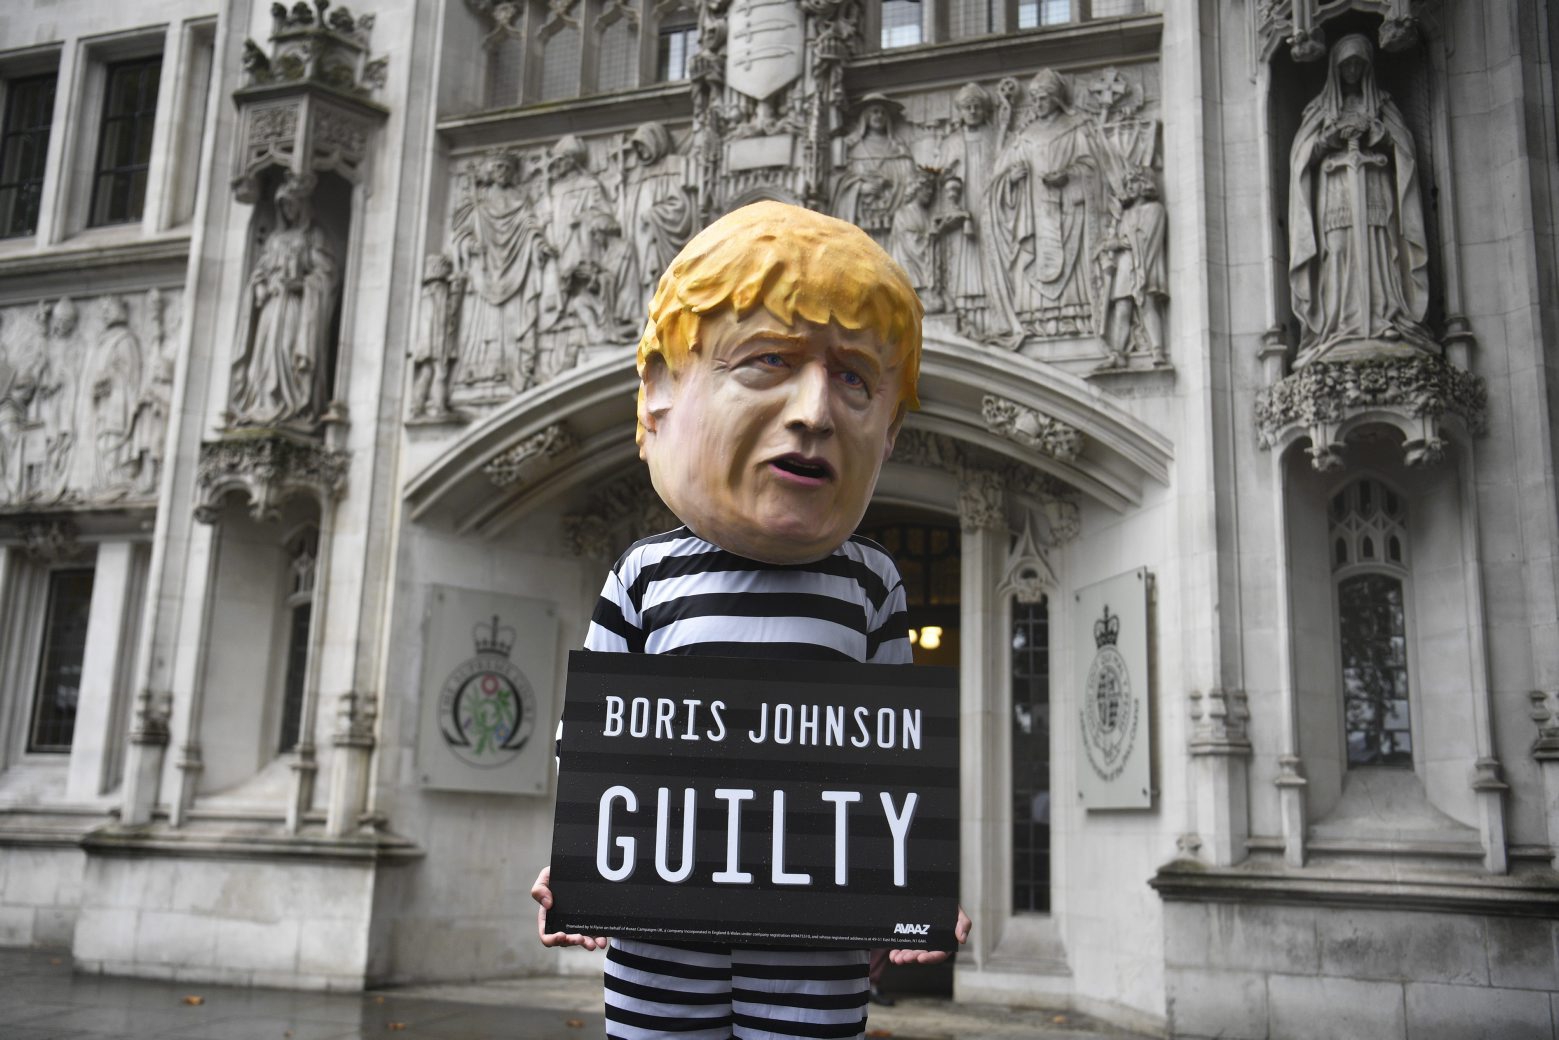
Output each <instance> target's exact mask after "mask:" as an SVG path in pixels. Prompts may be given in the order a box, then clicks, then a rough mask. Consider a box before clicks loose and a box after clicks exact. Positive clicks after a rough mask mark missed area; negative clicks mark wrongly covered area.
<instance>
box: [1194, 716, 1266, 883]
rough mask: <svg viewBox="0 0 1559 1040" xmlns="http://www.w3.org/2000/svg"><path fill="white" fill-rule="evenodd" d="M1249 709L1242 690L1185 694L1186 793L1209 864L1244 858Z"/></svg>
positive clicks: (1247, 831)
mask: <svg viewBox="0 0 1559 1040" xmlns="http://www.w3.org/2000/svg"><path fill="white" fill-rule="evenodd" d="M1249 718H1250V711H1249V708H1248V707H1247V705H1246V700H1245V691H1244V690H1208V691H1207V693H1205V694H1203V693H1201V692H1200V691H1197V692H1193V693H1192V694H1191V742H1190V748H1189V750H1190V753H1191V770H1192V784H1193V788H1192V797H1193V798H1194V799H1195V802H1196V820H1197V829H1198V831H1199V833H1200V835H1201V838H1202V844H1201V848H1203V849H1205V850H1207V856H1208V859H1209V860H1210V862H1211V863H1212V864H1213V866H1215V867H1232V866H1233V865H1234V864H1236V863H1238V862H1240V861H1241V860H1243V859H1244V858H1245V855H1246V848H1245V842H1246V840H1247V839H1248V838H1249V837H1250V791H1249V788H1248V787H1247V784H1248V783H1249V772H1250V753H1251V747H1250V738H1249V737H1248V736H1247V734H1246V720H1247V719H1249Z"/></svg>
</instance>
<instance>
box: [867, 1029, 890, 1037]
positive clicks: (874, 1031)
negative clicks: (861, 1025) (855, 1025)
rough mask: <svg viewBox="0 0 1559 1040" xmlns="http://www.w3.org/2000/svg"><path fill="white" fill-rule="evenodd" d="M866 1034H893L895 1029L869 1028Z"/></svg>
mask: <svg viewBox="0 0 1559 1040" xmlns="http://www.w3.org/2000/svg"><path fill="white" fill-rule="evenodd" d="M866 1035H867V1036H892V1035H893V1030H891V1029H868V1030H867V1031H866Z"/></svg>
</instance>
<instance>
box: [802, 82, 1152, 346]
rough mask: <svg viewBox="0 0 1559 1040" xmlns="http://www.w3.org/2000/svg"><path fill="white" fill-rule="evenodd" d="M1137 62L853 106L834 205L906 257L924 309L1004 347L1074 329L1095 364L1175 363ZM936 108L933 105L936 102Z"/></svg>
mask: <svg viewBox="0 0 1559 1040" xmlns="http://www.w3.org/2000/svg"><path fill="white" fill-rule="evenodd" d="M1147 80H1148V75H1147V73H1146V72H1145V71H1144V70H1143V69H1141V68H1133V69H1126V70H1121V69H1114V68H1109V69H1105V70H1103V71H1102V72H1099V73H1095V74H1091V75H1085V76H1072V77H1069V76H1066V75H1063V74H1061V73H1059V72H1056V71H1055V70H1052V69H1041V70H1039V71H1038V72H1037V73H1035V74H1034V75H1033V76H1032V77H1031V78H1030V79H1029V80H1028V82H1027V84H1026V85H1024V84H1020V83H1019V81H1017V80H1016V79H1011V78H1009V79H1005V80H1002V81H1000V82H998V83H996V84H995V85H994V87H990V86H987V85H985V84H981V83H968V84H965V85H964V86H963V87H962V88H960V89H959V90H958V91H957V92H956V93H955V94H954V95H953V97H952V98H951V105H950V106H949V108H948V110H946V111H941V110H938V109H937V108H936V104H935V102H934V99H927V98H919V99H915V106H914V109H913V110H911V108H910V106H908V105H906V104H904V103H902V102H901V101H899V100H895V99H893V98H889V97H886V96H883V95H881V94H868V95H865V96H863V97H861V98H859V99H857V100H856V101H855V102H853V103H852V104H851V106H850V108H849V109H848V112H847V113H846V114H847V121H846V122H845V124H844V126H843V136H842V137H841V138H840V139H839V141H838V143H837V145H836V157H835V169H834V170H833V179H832V193H831V196H830V205H831V208H832V212H833V213H834V214H835V215H836V216H839V217H842V218H844V219H847V220H851V221H854V222H855V223H857V224H859V225H860V226H861V227H863V228H865V229H866V230H867V231H868V232H870V233H871V234H872V235H873V236H874V237H876V238H877V239H878V240H879V241H880V242H881V243H882V244H883V245H884V246H886V247H887V248H888V249H889V251H890V252H891V253H892V254H893V255H894V257H895V258H896V259H898V261H899V262H900V264H901V265H902V266H903V267H904V268H905V270H906V272H908V273H909V275H910V279H911V281H912V282H913V283H914V284H915V287H916V289H917V291H919V292H920V294H921V298H922V300H923V301H924V302H925V304H926V312H927V313H928V314H933V315H935V314H939V313H946V314H950V315H951V316H952V317H953V321H954V324H955V326H956V328H957V330H958V331H959V332H961V333H962V334H963V335H966V336H969V337H971V338H973V339H977V340H980V341H983V342H985V343H988V344H991V345H993V346H998V347H1003V348H1006V349H1011V350H1018V349H1026V350H1033V349H1042V348H1039V347H1038V346H1037V344H1040V343H1042V342H1043V341H1047V340H1065V341H1073V342H1074V343H1075V344H1077V346H1076V347H1075V348H1074V353H1076V352H1077V351H1078V350H1080V351H1081V352H1082V353H1083V354H1091V355H1092V356H1093V357H1094V358H1095V361H1094V362H1093V364H1092V366H1091V367H1092V368H1093V369H1095V370H1118V369H1127V368H1133V369H1135V368H1154V367H1162V366H1167V365H1168V363H1169V352H1168V348H1167V344H1166V341H1165V335H1164V318H1165V308H1166V305H1167V301H1168V296H1169V293H1168V263H1167V253H1166V246H1167V242H1166V229H1167V226H1168V220H1167V214H1166V212H1165V209H1164V204H1163V202H1162V201H1161V199H1160V192H1159V187H1158V175H1157V173H1156V166H1157V162H1158V136H1159V120H1158V117H1157V114H1156V101H1155V100H1153V99H1152V98H1150V97H1149V95H1148V82H1147ZM939 113H940V114H939Z"/></svg>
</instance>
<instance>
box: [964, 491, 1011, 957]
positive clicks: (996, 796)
mask: <svg viewBox="0 0 1559 1040" xmlns="http://www.w3.org/2000/svg"><path fill="white" fill-rule="evenodd" d="M959 483H960V486H959V493H958V521H959V527H960V528H961V529H962V532H963V533H962V536H961V541H960V551H961V554H962V557H961V562H960V574H959V583H960V588H959V619H958V623H959V638H960V640H961V645H962V648H963V649H962V652H961V653H960V654H959V658H958V700H959V721H958V724H959V743H960V752H961V754H960V766H959V787H960V789H961V791H962V795H961V797H962V801H963V806H962V808H963V812H962V821H961V823H960V838H961V845H962V851H961V853H960V863H959V867H960V873H961V882H960V886H961V892H960V899H961V902H962V904H963V907H964V910H965V912H967V913H968V914H969V917H970V918H971V919H972V920H973V921H974V923H975V928H974V934H973V936H972V939H971V943H970V948H969V949H968V952H967V953H966V954H965V956H968V957H971V958H972V959H973V961H974V966H975V967H976V968H979V967H983V966H984V964H985V961H986V960H987V959H988V958H989V957H990V954H991V951H992V950H993V949H994V948H995V946H996V941H997V940H998V939H999V938H1000V937H1001V930H1000V927H999V922H1000V921H1001V920H1002V918H1003V917H1004V916H1005V915H1006V912H1007V904H1006V899H1005V895H1006V890H1005V887H1004V884H1003V881H1004V879H1005V877H1006V872H1005V869H1004V867H1005V860H1006V858H1009V857H1010V855H1011V852H1010V849H1011V835H1010V834H1009V826H1008V824H1007V822H1006V821H1007V802H1008V801H1009V798H1010V795H1009V793H1008V791H1009V789H1010V781H1009V771H1008V770H1007V769H1005V768H1003V766H1004V765H1005V763H1006V758H1007V756H1006V754H1005V752H1004V750H1003V749H1004V745H1003V744H1002V743H1001V738H1002V736H1003V735H1004V734H1005V733H1006V729H1005V727H1004V725H1003V720H1002V719H1001V718H1000V717H999V716H998V715H997V709H998V708H999V707H1000V705H1001V704H1002V702H1003V697H1002V688H1003V687H1002V683H1003V681H1004V680H1005V678H1006V669H1005V667H1004V664H1005V662H1006V660H1007V655H1006V654H1005V653H1003V652H1002V648H1003V647H1005V646H1006V645H1007V642H1006V640H1007V625H1008V621H1007V608H1006V603H1005V602H1004V601H1003V600H1002V599H1000V598H999V597H998V596H997V593H996V590H997V588H998V587H999V586H1000V584H1001V578H1002V569H1003V565H1004V563H1005V560H1006V555H1007V514H1006V493H1005V491H1004V490H1003V488H1002V482H1001V478H1000V477H999V476H998V475H997V474H995V473H992V472H989V471H987V470H982V469H977V468H973V467H967V468H964V469H963V470H962V472H961V473H960V475H959Z"/></svg>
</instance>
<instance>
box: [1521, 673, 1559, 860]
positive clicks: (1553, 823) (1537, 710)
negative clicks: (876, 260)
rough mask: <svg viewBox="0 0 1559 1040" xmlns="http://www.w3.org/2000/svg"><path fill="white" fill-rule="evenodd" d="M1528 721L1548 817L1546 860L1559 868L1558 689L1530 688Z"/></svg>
mask: <svg viewBox="0 0 1559 1040" xmlns="http://www.w3.org/2000/svg"><path fill="white" fill-rule="evenodd" d="M1527 696H1528V697H1530V698H1531V699H1532V721H1533V722H1535V723H1537V740H1536V742H1535V743H1533V745H1532V757H1533V758H1535V759H1537V764H1538V766H1539V767H1540V768H1541V769H1542V771H1543V815H1544V816H1545V817H1546V818H1547V820H1548V850H1549V854H1550V863H1551V864H1552V865H1553V868H1554V869H1555V870H1559V691H1553V690H1549V691H1543V690H1533V691H1532V692H1531V693H1529V694H1527Z"/></svg>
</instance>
